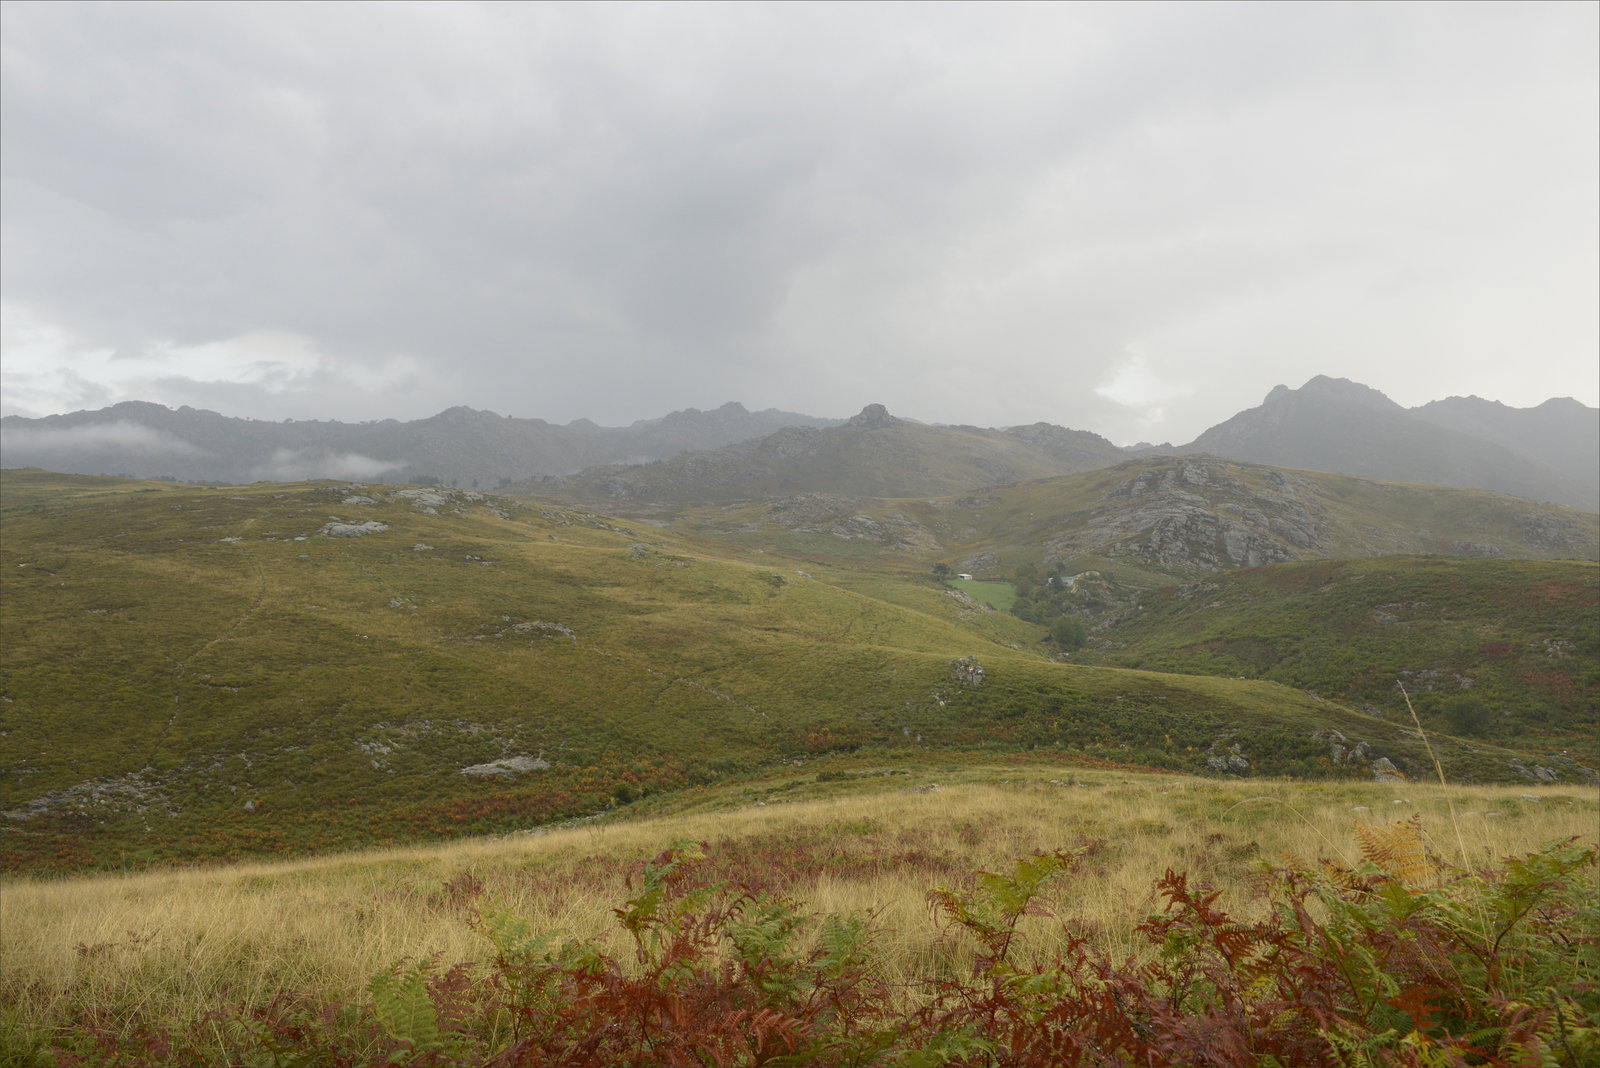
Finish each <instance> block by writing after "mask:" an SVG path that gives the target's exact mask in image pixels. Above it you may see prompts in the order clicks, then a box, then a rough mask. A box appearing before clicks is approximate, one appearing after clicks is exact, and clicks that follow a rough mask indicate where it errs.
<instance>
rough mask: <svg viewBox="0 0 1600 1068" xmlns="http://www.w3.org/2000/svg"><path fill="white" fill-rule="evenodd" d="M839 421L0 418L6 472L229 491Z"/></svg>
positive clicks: (577, 456) (762, 415) (491, 469)
mask: <svg viewBox="0 0 1600 1068" xmlns="http://www.w3.org/2000/svg"><path fill="white" fill-rule="evenodd" d="M837 422H838V420H835V419H821V418H817V417H815V416H809V415H800V414H797V413H794V412H783V411H778V410H777V409H772V408H769V409H766V410H764V411H759V412H751V411H748V410H746V409H745V408H744V406H743V405H740V404H737V403H733V402H730V403H728V404H724V405H723V406H722V407H720V408H717V409H714V410H712V411H708V412H702V411H699V410H698V409H694V408H690V409H686V410H684V411H679V412H673V413H671V414H670V415H667V416H664V417H662V418H660V419H650V420H640V421H638V422H635V423H633V424H631V425H629V426H626V427H603V426H598V425H596V424H595V423H592V422H590V421H589V420H586V419H579V420H576V421H574V422H571V423H568V424H567V425H565V426H559V425H556V424H553V423H547V422H545V421H544V420H542V419H515V418H510V417H507V416H501V415H496V414H494V413H493V412H484V411H477V410H474V409H472V408H464V407H456V408H450V409H447V410H445V411H443V412H440V413H439V414H438V415H435V416H431V417H429V418H427V419H418V420H412V421H408V422H400V421H397V420H393V419H385V420H383V421H381V422H373V423H341V422H333V421H329V422H321V421H303V422H295V421H293V420H290V421H287V422H282V423H273V422H265V421H260V420H254V419H235V418H230V417H228V416H224V415H219V414H217V413H216V412H212V411H205V410H201V409H195V408H187V407H185V408H178V409H176V410H174V409H169V408H166V407H163V406H162V405H159V404H148V403H143V402H137V401H130V402H127V403H123V404H118V405H114V406H112V407H110V408H104V409H101V410H99V411H93V412H89V411H83V412H73V413H71V414H70V415H55V416H49V417H47V418H43V419H25V418H21V417H18V416H6V417H5V418H4V419H3V420H0V452H3V454H4V457H5V459H4V462H5V466H7V467H41V468H45V469H48V470H54V471H63V472H70V473H74V474H86V475H131V476H133V477H136V478H173V479H177V480H179V481H185V482H225V483H245V482H260V481H274V482H282V481H294V480H298V479H307V478H348V479H361V480H365V481H376V482H447V483H452V484H456V485H461V486H483V487H492V486H495V485H498V484H501V483H507V482H511V481H515V480H517V479H526V478H534V477H537V476H540V475H552V474H565V473H569V472H574V471H579V470H581V469H583V468H585V467H591V466H594V465H596V464H610V463H639V462H643V461H648V460H654V459H660V458H664V457H668V456H675V455H677V454H679V453H681V452H684V451H685V450H689V449H707V448H715V447H717V446H719V445H725V444H728V443H729V442H734V441H741V440H744V439H746V438H752V437H760V436H762V435H764V434H770V433H772V432H773V431H774V430H777V429H779V428H780V427H786V426H803V427H825V426H832V425H834V424H836V423H837Z"/></svg>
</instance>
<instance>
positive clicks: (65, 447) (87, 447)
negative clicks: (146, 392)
mask: <svg viewBox="0 0 1600 1068" xmlns="http://www.w3.org/2000/svg"><path fill="white" fill-rule="evenodd" d="M104 449H120V450H122V451H123V452H129V453H134V454H136V455H141V456H150V455H157V456H199V455H200V454H201V453H200V450H199V449H198V448H196V447H195V446H193V445H191V444H189V443H188V442H187V441H184V440H183V439H182V438H180V437H178V436H177V435H176V434H170V433H168V432H167V431H165V430H155V429H153V428H151V427H147V426H141V425H140V424H138V423H129V422H123V421H119V422H115V423H100V424H96V425H94V426H76V427H63V428H52V429H48V430H37V429H34V428H32V427H27V428H17V429H6V430H0V451H3V452H4V453H5V454H6V457H7V460H8V464H14V463H15V462H16V461H18V460H22V459H23V458H24V457H27V456H37V455H47V454H52V453H84V452H98V451H100V450H104Z"/></svg>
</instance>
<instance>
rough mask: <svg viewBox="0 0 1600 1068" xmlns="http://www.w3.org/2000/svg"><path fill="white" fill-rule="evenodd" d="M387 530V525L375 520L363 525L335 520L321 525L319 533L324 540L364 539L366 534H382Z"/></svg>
mask: <svg viewBox="0 0 1600 1068" xmlns="http://www.w3.org/2000/svg"><path fill="white" fill-rule="evenodd" d="M388 529H389V524H387V523H380V522H378V521H377V520H376V519H369V520H367V521H366V522H365V523H345V522H342V521H340V520H337V519H336V520H334V521H333V522H332V523H325V524H323V527H322V530H321V532H320V533H321V534H322V536H323V537H325V538H364V537H366V536H367V535H368V534H382V533H383V532H384V531H386V530H388Z"/></svg>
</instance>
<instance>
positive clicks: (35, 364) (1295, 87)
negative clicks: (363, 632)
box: [0, 3, 1600, 477]
mask: <svg viewBox="0 0 1600 1068" xmlns="http://www.w3.org/2000/svg"><path fill="white" fill-rule="evenodd" d="M0 18H3V20H4V26H3V31H4V32H3V34H0V50H3V51H0V59H3V63H0V79H3V81H0V109H3V114H0V136H3V138H4V151H3V153H0V197H3V202H4V213H5V221H6V225H5V227H4V232H3V236H0V255H3V258H4V267H5V275H6V287H5V301H6V304H7V313H8V316H9V317H10V318H11V319H13V320H17V321H24V320H25V321H27V322H28V323H34V324H44V325H45V326H48V327H49V328H51V329H54V330H56V331H57V334H58V335H59V336H58V338H57V341H56V342H54V343H53V344H54V347H52V348H48V351H47V349H46V347H41V346H42V343H41V342H39V341H38V339H37V337H36V336H34V335H37V334H38V333H39V330H38V329H34V330H33V333H32V334H28V332H27V331H24V330H13V329H11V328H10V327H9V326H8V328H7V331H6V353H5V356H6V358H5V373H6V375H7V379H6V385H7V389H6V394H7V398H6V403H7V405H8V408H7V410H12V409H13V408H15V409H17V410H23V409H26V412H25V414H44V413H45V412H46V411H48V410H52V404H54V405H56V406H58V407H59V406H62V405H70V404H73V403H76V401H75V400H74V398H82V397H84V396H88V395H94V396H97V397H104V398H109V399H123V398H124V397H127V396H131V395H137V396H140V397H142V398H144V399H151V400H157V401H162V402H165V403H172V404H183V403H188V404H205V405H208V406H214V407H217V408H218V409H219V410H223V411H225V412H227V413H228V414H239V415H256V416H260V417H270V418H282V417H285V416H294V417H299V418H305V417H312V416H321V417H325V418H326V417H343V418H361V417H367V418H370V417H376V416H380V415H395V416H401V417H404V416H417V415H423V414H428V413H430V412H432V411H436V410H438V409H440V408H442V407H445V406H447V405H449V404H456V403H464V404H470V405H473V406H476V407H485V408H490V409H493V410H496V411H501V412H505V413H507V414H517V415H536V416H541V417H545V418H550V419H555V420H558V421H566V420H568V419H571V418H575V417H578V416H587V417H590V418H594V419H597V420H599V421H602V422H626V421H629V420H631V419H634V418H639V417H648V416H653V415H659V414H662V413H663V412H664V411H666V410H668V409H669V408H674V407H684V406H689V405H694V406H699V407H707V406H714V405H715V404H718V403H720V402H721V401H723V400H725V399H734V398H737V399H740V400H742V401H744V402H745V403H747V404H750V405H753V406H763V407H764V406H768V405H774V406H779V407H784V408H789V409H798V410H807V411H812V412H815V413H817V414H847V413H849V412H851V411H854V410H856V409H857V408H859V407H860V406H861V405H862V404H864V403H866V402H868V401H882V402H884V403H887V404H888V405H889V406H890V408H891V409H892V410H895V411H897V412H899V413H902V414H906V415H910V416H914V417H918V418H923V419H929V420H944V421H964V422H981V423H989V424H1004V423H1023V422H1031V421H1034V420H1036V419H1048V420H1050V421H1054V422H1061V423H1067V424H1069V425H1074V426H1082V427H1085V428H1087V429H1093V430H1097V431H1100V432H1102V433H1106V434H1108V435H1111V436H1113V437H1116V438H1119V439H1123V440H1131V439H1133V438H1136V437H1155V438H1164V437H1170V438H1173V439H1176V440H1185V439H1187V438H1189V437H1192V436H1194V434H1196V433H1198V431H1199V430H1201V429H1203V428H1204V427H1205V426H1206V425H1209V424H1210V423H1212V422H1216V421H1218V420H1220V419H1222V418H1225V417H1226V416H1227V415H1229V414H1231V413H1232V412H1233V411H1235V410H1237V409H1239V408H1241V407H1244V406H1248V405H1250V404H1254V403H1256V402H1257V401H1259V399H1260V397H1261V396H1262V395H1263V394H1264V393H1265V392H1266V391H1267V390H1268V389H1270V388H1271V387H1272V386H1273V385H1275V384H1277V383H1278V382H1287V383H1289V384H1291V385H1295V384H1298V383H1299V382H1302V381H1304V380H1305V379H1307V378H1309V377H1311V376H1312V375H1314V374H1317V373H1328V374H1334V375H1340V376H1344V377H1351V378H1356V379H1359V380H1362V381H1366V382H1369V383H1370V384H1372V385H1374V386H1377V387H1378V388H1380V389H1384V390H1386V391H1388V392H1390V393H1391V395H1393V396H1395V398H1396V399H1397V400H1401V401H1402V402H1403V403H1420V402H1421V401H1425V400H1427V399H1431V398H1433V397H1437V396H1442V395H1446V394H1449V393H1468V392H1477V393H1482V394H1484V395H1487V396H1493V397H1496V398H1498V399H1503V400H1506V401H1508V402H1510V403H1518V404H1531V403H1536V402H1537V401H1538V400H1541V399H1543V397H1544V396H1547V395H1550V394H1553V393H1560V394H1572V395H1575V396H1578V397H1579V399H1581V400H1584V401H1585V402H1586V403H1591V404H1592V403H1596V401H1597V400H1600V397H1597V391H1600V390H1597V381H1596V379H1597V376H1596V374H1595V371H1594V364H1593V353H1594V351H1595V350H1596V348H1597V347H1600V335H1597V330H1596V318H1597V316H1596V309H1595V297H1594V294H1595V292H1596V290H1597V289H1600V271H1597V267H1596V262H1597V260H1600V245H1597V233H1600V215H1597V209H1596V206H1595V205H1596V199H1597V198H1596V190H1597V186H1600V173H1597V166H1596V156H1597V148H1596V134H1595V130H1596V128H1597V127H1600V114H1597V108H1596V102H1595V93H1594V91H1593V87H1594V84H1595V80H1596V78H1597V77H1600V70H1597V62H1596V57H1595V48H1594V40H1595V39H1596V35H1597V33H1600V27H1597V22H1596V9H1595V8H1594V7H1593V6H1592V5H1520V6H1515V7H1511V6H1504V7H1496V6H1488V5H1473V6H1398V5H1395V6H1367V5H1361V6H1357V5H1348V6H1347V5H1282V6H1272V5H1269V6H1246V5H1228V6H1197V5H1178V6H1164V5H1105V6H1100V5H1061V6H1045V5H1031V6H1020V7H1009V8H996V7H994V6H990V5H984V6H960V5H929V6H899V5H897V6H882V7H878V6H873V7H865V6H851V7H837V6H822V5H814V6H791V5H785V6H766V5H737V6H735V5H720V6H708V7H699V6H680V5H669V6H586V5H573V6H557V5H537V6H533V5H530V6H521V5H467V4H455V5H448V6H423V5H400V6H383V7H373V6H367V5H351V6H344V5H337V6H336V5H323V6H306V7H299V6H295V7H285V6H277V5H259V6H258V5H209V6H199V5H175V6H165V5H163V6H155V5H116V6H91V5H32V4H15V3H14V4H8V5H6V6H5V7H4V9H3V15H0ZM25 334H28V336H24V335H25ZM269 335H270V336H274V337H277V338H279V339H280V341H279V344H278V348H277V349H274V348H273V347H272V346H271V345H266V346H263V345H262V344H254V345H252V344H246V343H241V341H240V339H251V338H259V337H262V336H269ZM61 338H66V339H68V340H66V341H63V340H60V339H61ZM284 338H289V339H300V341H301V343H299V345H298V348H297V347H296V346H295V345H294V344H290V343H289V342H287V341H283V340H282V339H284ZM30 339H31V340H30ZM196 350H204V351H203V352H201V354H200V355H195V352H196ZM280 350H281V351H280ZM290 350H293V351H290ZM74 376H75V377H74ZM86 383H93V388H92V389H91V388H87V387H86ZM1119 383H1120V386H1118V385H1117V384H1119ZM1141 383H1142V384H1143V388H1142V390H1136V389H1134V388H1133V386H1134V385H1135V384H1141ZM135 390H137V391H138V392H137V393H134V392H132V391H135ZM1097 390H1098V391H1097ZM52 398H54V400H52ZM352 477H356V476H352Z"/></svg>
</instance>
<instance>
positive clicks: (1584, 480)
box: [1176, 376, 1600, 511]
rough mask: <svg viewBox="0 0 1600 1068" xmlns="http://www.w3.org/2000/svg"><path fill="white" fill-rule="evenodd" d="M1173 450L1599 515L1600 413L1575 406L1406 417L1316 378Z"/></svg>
mask: <svg viewBox="0 0 1600 1068" xmlns="http://www.w3.org/2000/svg"><path fill="white" fill-rule="evenodd" d="M1176 451H1179V452H1190V453H1194V452H1204V453H1211V454H1213V455H1215V456H1225V457H1227V458H1229V459H1233V460H1250V461H1254V462H1256V463H1264V464H1272V465H1273V466H1275V467H1297V468H1304V469H1307V470H1312V471H1335V472H1339V473H1341V474H1349V475H1363V476H1366V477H1368V478H1383V479H1390V480H1393V481H1397V482H1424V483H1430V484H1434V485H1442V486H1462V487H1466V488H1469V489H1487V490H1495V491H1496V492H1499V493H1512V494H1516V495H1517V496H1519V497H1532V498H1534V499H1535V500H1542V501H1553V502H1555V503H1558V504H1567V505H1571V506H1573V507H1576V508H1586V509H1588V510H1589V511H1595V510H1597V509H1600V409H1595V408H1588V407H1585V406H1584V405H1582V404H1579V403H1578V402H1577V401H1575V400H1571V399H1570V398H1568V399H1562V400H1549V401H1546V402H1545V403H1544V404H1541V405H1539V406H1538V407H1536V408H1508V407H1506V406H1505V405H1503V404H1497V403H1494V402H1492V401H1486V400H1481V399H1479V398H1477V397H1452V398H1450V399H1449V400H1442V401H1434V402H1433V403H1431V404H1426V405H1423V406H1422V407H1420V408H1414V409H1406V408H1402V407H1401V406H1400V405H1398V404H1396V403H1395V402H1394V401H1392V400H1390V399H1389V398H1388V397H1386V396H1384V395H1383V394H1382V393H1379V392H1378V391H1377V390H1375V389H1371V388H1369V387H1367V386H1363V385H1359V384H1357V383H1355V382H1350V381H1348V380H1346V379H1342V378H1325V377H1321V376H1319V377H1317V378H1313V379H1312V380H1311V381H1309V382H1307V383H1306V384H1305V385H1304V386H1302V387H1301V388H1300V389H1289V388H1287V387H1285V386H1279V387H1277V388H1276V389H1274V390H1273V391H1272V392H1271V393H1269V394H1267V399H1266V400H1264V401H1262V402H1261V404H1260V406H1258V407H1255V408H1251V409H1249V410H1248V411H1243V412H1240V413H1239V414H1238V415H1236V416H1234V417H1233V418H1232V419H1229V420H1227V421H1226V422H1223V423H1219V424H1217V425H1216V426H1214V427H1212V428H1211V429H1210V430H1207V431H1206V432H1205V433H1204V434H1201V435H1200V436H1199V437H1198V438H1196V439H1195V440H1194V441H1193V442H1191V443H1190V444H1188V445H1186V446H1184V447H1182V448H1181V449H1179V450H1176Z"/></svg>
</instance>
